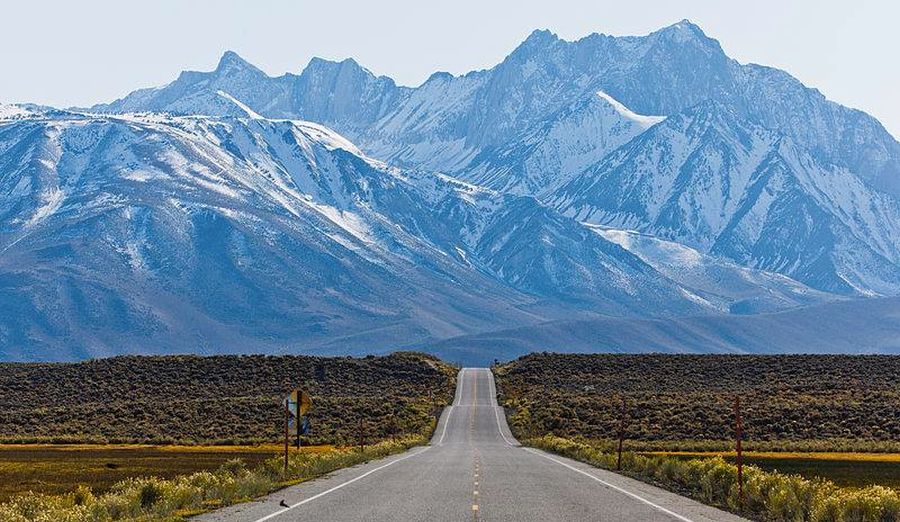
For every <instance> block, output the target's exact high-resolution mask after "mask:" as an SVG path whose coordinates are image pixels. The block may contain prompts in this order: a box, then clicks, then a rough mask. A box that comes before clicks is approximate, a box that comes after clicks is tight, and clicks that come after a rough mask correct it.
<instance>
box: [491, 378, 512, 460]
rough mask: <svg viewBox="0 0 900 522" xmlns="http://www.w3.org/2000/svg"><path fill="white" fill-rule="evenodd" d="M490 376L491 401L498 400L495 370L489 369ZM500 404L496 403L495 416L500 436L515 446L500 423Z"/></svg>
mask: <svg viewBox="0 0 900 522" xmlns="http://www.w3.org/2000/svg"><path fill="white" fill-rule="evenodd" d="M488 376H489V378H490V383H491V393H493V394H494V395H493V397H492V398H491V402H494V401H496V400H497V384H496V383H495V382H494V372H492V371H490V370H488ZM501 407H502V406H500V405H499V404H495V405H494V418H495V419H497V431H498V432H500V436H501V437H503V440H504V441H505V442H506V443H507V444H509V445H510V446H515V444H513V443H512V442H510V440H509V439H507V438H506V435H504V434H503V426H502V425H501V424H500V413H499V411H500V408H501Z"/></svg>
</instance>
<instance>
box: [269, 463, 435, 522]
mask: <svg viewBox="0 0 900 522" xmlns="http://www.w3.org/2000/svg"><path fill="white" fill-rule="evenodd" d="M429 449H431V446H425V449H423V450H422V451H417V452H416V453H413V454H412V455H407V456H405V457H402V458H399V459H396V460H392V461H390V462H388V463H387V464H384V465H382V466H378V467H377V468H375V469H372V470H369V471H367V472H365V473H363V474H362V475H360V476H358V477H356V478H354V479H350V480H348V481H347V482H343V483H341V484H338V485H337V486H335V487H333V488H331V489H329V490H326V491H323V492H321V493H319V494H317V495H313V496H311V497H309V498H307V499H304V500H301V501H300V502H297V503H296V504H294V505H293V506H291V507H286V508H283V509H279V510H278V511H276V512H274V513H272V514H271V515H266V516H264V517H262V518H260V519H257V520H256V521H255V522H265V521H266V520H271V519H273V518H275V517H277V516H279V515H283V514H285V513H287V512H288V511H290V510H292V509H294V508H296V507H300V506H302V505H303V504H306V503H307V502H312V501H313V500H316V499H317V498H320V497H324V496H325V495H327V494H329V493H331V492H334V491H337V490H339V489H341V488H342V487H344V486H348V485H350V484H353V483H354V482H356V481H357V480H360V479H363V478H366V477H368V476H369V475H371V474H372V473H375V472H376V471H380V470H383V469H384V468H386V467H388V466H393V465H394V464H396V463H398V462H401V461H404V460H406V459H409V458H412V457H416V456H418V455H421V454H423V453H425V452H426V451H428V450H429ZM273 494H274V493H273Z"/></svg>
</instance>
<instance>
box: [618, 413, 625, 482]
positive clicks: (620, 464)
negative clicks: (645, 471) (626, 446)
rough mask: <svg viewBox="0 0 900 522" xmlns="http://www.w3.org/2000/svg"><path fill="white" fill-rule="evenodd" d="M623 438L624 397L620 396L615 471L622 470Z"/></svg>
mask: <svg viewBox="0 0 900 522" xmlns="http://www.w3.org/2000/svg"><path fill="white" fill-rule="evenodd" d="M624 439H625V397H622V411H621V412H620V413H619V449H618V452H617V453H618V456H617V457H616V471H622V442H623V441H624Z"/></svg>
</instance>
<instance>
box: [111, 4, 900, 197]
mask: <svg viewBox="0 0 900 522" xmlns="http://www.w3.org/2000/svg"><path fill="white" fill-rule="evenodd" d="M248 78H252V79H253V81H251V82H247V81H246V80H247V79H248ZM220 89H221V90H224V91H226V92H228V93H229V94H231V95H233V96H235V97H236V98H237V99H240V100H241V101H243V102H244V103H246V104H247V105H248V106H250V107H251V108H252V109H253V110H255V111H256V112H258V113H260V114H262V115H264V116H268V117H293V118H300V119H307V120H312V121H317V122H319V123H322V124H324V125H326V126H329V127H331V128H334V129H335V130H337V131H338V132H341V133H343V134H345V135H347V136H349V137H350V138H351V139H353V140H354V141H355V142H356V143H358V144H359V145H360V146H361V147H362V148H363V150H366V151H367V152H368V153H370V154H371V155H372V156H374V157H378V158H380V159H382V160H384V161H387V162H389V163H395V164H400V165H404V166H408V167H415V168H423V169H426V170H438V171H444V172H448V173H453V174H458V173H463V172H464V171H465V170H466V168H467V167H469V165H470V163H471V162H472V161H473V160H474V159H475V158H476V157H478V155H479V154H480V153H483V152H484V151H485V150H491V149H494V148H497V147H504V146H507V145H509V144H511V143H515V142H517V141H523V138H524V137H525V136H527V135H528V134H529V133H533V132H534V131H535V129H536V128H539V127H540V126H541V125H542V124H545V123H546V122H548V121H550V120H552V119H553V117H554V115H557V114H558V113H560V111H564V110H566V108H567V107H571V106H572V105H574V104H577V103H579V102H583V101H584V100H589V99H591V97H593V96H594V95H595V94H596V93H597V92H598V91H602V92H604V93H606V94H608V95H609V96H610V97H612V98H614V99H615V100H618V101H619V102H621V104H623V105H624V106H625V107H628V108H629V109H630V110H632V111H634V112H635V113H638V114H646V115H658V116H667V115H671V114H675V113H678V112H680V111H683V110H685V109H688V108H690V107H693V106H695V105H697V104H699V103H702V102H705V101H708V100H714V101H718V102H719V103H722V104H724V105H726V106H728V107H730V108H731V109H732V110H734V111H735V112H736V114H737V115H738V116H739V117H740V118H741V119H746V120H751V121H754V122H757V123H759V124H761V125H762V126H764V127H766V128H769V129H771V130H773V131H776V132H778V133H780V134H784V135H787V136H789V137H791V138H792V140H793V141H794V142H795V143H797V144H798V146H800V147H802V148H805V149H807V150H809V151H810V152H811V153H812V154H813V155H814V156H815V157H816V158H817V159H818V160H821V161H824V162H827V163H832V164H835V165H838V166H841V167H846V168H848V169H849V170H851V171H852V172H854V173H856V174H857V175H859V176H860V177H862V178H863V179H865V180H866V181H867V182H868V183H870V184H871V185H873V186H874V187H876V188H878V189H879V190H882V191H885V192H889V193H892V194H894V195H900V181H898V180H900V143H898V142H897V140H895V139H894V138H893V137H892V136H891V135H890V134H889V133H888V132H887V131H886V130H885V129H884V127H883V126H882V125H881V124H880V123H878V121H877V120H875V119H874V118H872V117H871V116H869V115H867V114H865V113H863V112H861V111H857V110H853V109H849V108H846V107H843V106H841V105H839V104H836V103H834V102H831V101H829V100H827V99H826V98H825V97H824V96H823V95H822V94H821V93H820V92H818V91H817V90H815V89H810V88H808V87H806V86H804V85H803V84H802V83H800V82H799V81H798V80H797V79H795V78H793V77H791V76H790V75H789V74H787V73H785V72H784V71H780V70H778V69H773V68H769V67H763V66H760V65H756V64H740V63H738V62H737V61H735V60H733V59H731V58H729V57H728V56H727V55H726V54H725V53H724V51H723V50H722V48H721V46H720V45H719V43H718V41H716V40H714V39H712V38H709V37H708V36H707V35H705V34H704V33H703V31H702V30H701V29H700V28H699V27H697V26H696V25H695V24H693V23H691V22H690V21H687V20H683V21H681V22H679V23H677V24H674V25H672V26H669V27H666V28H663V29H660V30H659V31H656V32H654V33H651V34H649V35H646V36H625V37H614V36H608V35H603V34H591V35H589V36H586V37H584V38H582V39H580V40H577V41H574V42H568V41H564V40H561V39H559V38H558V37H556V36H555V35H554V34H552V33H550V32H549V31H535V32H534V33H532V35H531V36H529V37H528V39H526V40H525V42H523V43H522V44H521V45H520V46H519V47H518V48H516V49H515V50H514V51H513V52H512V53H511V54H510V55H509V56H508V57H507V58H506V59H505V60H504V61H503V62H501V63H500V64H498V65H497V66H495V67H494V68H492V69H488V70H483V71H474V72H471V73H469V74H466V75H464V76H452V75H450V74H447V73H435V74H434V75H432V77H431V78H429V79H428V80H427V81H426V82H425V83H424V84H422V85H421V86H419V87H416V88H406V87H399V86H397V85H395V84H394V82H393V81H391V80H390V79H388V78H386V77H376V76H375V75H373V74H372V73H371V72H369V71H368V70H366V69H364V68H363V67H361V66H360V65H358V64H357V63H356V62H354V61H353V60H345V61H343V62H340V63H336V62H328V61H326V60H321V59H314V60H313V61H311V62H310V64H309V65H308V66H307V67H306V69H305V70H304V71H303V72H302V74H300V75H293V74H286V75H283V76H280V77H277V78H270V77H267V76H265V75H264V74H262V73H260V72H259V71H258V70H256V69H255V68H254V67H253V66H251V65H250V64H248V63H246V62H244V61H243V60H241V59H240V58H238V57H237V56H236V55H234V53H226V54H225V56H223V57H222V62H221V63H220V64H219V66H218V67H217V69H216V70H215V71H213V72H210V73H199V72H189V73H184V74H182V76H181V77H180V78H179V79H178V80H176V81H174V82H173V83H171V84H169V85H167V86H165V87H162V88H158V89H150V90H146V91H137V92H136V93H133V94H131V95H129V96H127V97H125V98H123V99H121V100H118V101H116V102H113V103H111V104H107V105H101V106H98V107H96V108H95V109H96V110H98V111H102V112H108V111H112V112H128V111H136V110H150V111H166V112H173V113H176V114H207V115H219V114H222V113H223V112H225V113H227V112H228V110H230V109H229V108H227V107H225V108H224V109H222V108H220V107H218V106H217V104H218V100H217V99H216V97H215V91H216V90H220ZM209 100H213V101H212V102H210V101H209Z"/></svg>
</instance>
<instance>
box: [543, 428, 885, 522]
mask: <svg viewBox="0 0 900 522" xmlns="http://www.w3.org/2000/svg"><path fill="white" fill-rule="evenodd" d="M528 444H530V445H532V446H534V447H537V448H541V449H544V450H547V451H552V452H554V453H557V454H560V455H563V456H565V457H569V458H573V459H576V460H581V461H583V462H587V463H588V464H592V465H595V466H598V467H602V468H606V469H612V468H613V467H614V465H615V460H614V457H615V455H613V454H609V453H604V452H603V451H602V450H600V449H598V448H596V447H593V446H591V445H590V444H587V443H584V442H576V441H572V440H567V439H564V438H560V437H554V436H550V435H548V436H544V437H540V438H535V439H530V440H529V441H528ZM622 469H623V472H624V473H626V474H628V475H631V476H633V477H635V478H639V479H644V480H647V481H650V482H654V483H656V484H659V485H660V486H662V487H665V488H668V489H672V490H676V491H678V492H679V493H683V494H686V495H688V496H690V497H693V498H695V499H697V500H699V501H702V502H705V503H707V504H711V505H714V506H719V507H723V508H727V509H730V510H732V511H734V512H737V513H739V514H741V515H743V516H746V517H748V518H752V519H755V520H762V521H772V522H897V521H900V494H898V492H897V491H895V490H892V489H889V488H885V487H881V486H870V487H867V488H862V489H854V488H838V487H837V486H835V485H834V484H833V483H831V482H829V481H825V480H808V479H805V478H803V477H799V476H794V475H784V474H781V473H775V472H765V471H762V470H760V469H759V468H757V467H755V466H745V467H744V477H745V480H744V498H743V501H742V500H741V499H740V497H739V495H738V489H737V467H736V466H735V465H733V464H729V463H727V462H725V461H724V460H723V459H721V458H703V459H699V458H698V459H678V458H675V457H664V456H652V457H648V456H643V455H637V454H628V455H627V458H625V455H623V459H622Z"/></svg>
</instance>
